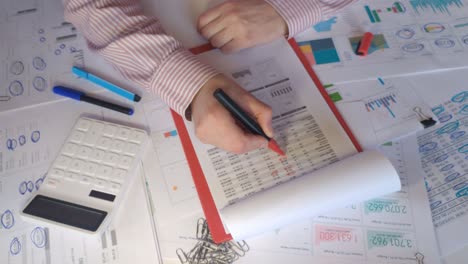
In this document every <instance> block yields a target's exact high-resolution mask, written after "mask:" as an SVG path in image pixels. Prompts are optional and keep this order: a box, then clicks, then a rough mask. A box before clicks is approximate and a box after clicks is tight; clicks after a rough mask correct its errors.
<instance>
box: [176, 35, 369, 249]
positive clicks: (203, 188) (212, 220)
mask: <svg viewBox="0 0 468 264" xmlns="http://www.w3.org/2000/svg"><path fill="white" fill-rule="evenodd" d="M289 44H290V45H291V47H292V48H293V50H294V52H295V53H296V55H297V56H298V57H299V59H300V61H301V62H302V64H303V65H304V68H305V69H306V70H307V72H308V73H309V75H310V77H311V78H312V80H313V82H314V83H315V85H316V86H317V88H318V89H319V91H320V94H321V95H322V96H323V98H324V99H325V101H326V102H327V104H328V106H329V107H330V109H331V111H332V112H333V114H334V115H335V117H336V119H337V120H338V122H339V123H340V125H341V126H342V127H343V129H344V130H345V132H346V134H347V135H348V137H349V138H350V140H351V142H352V143H353V145H354V147H355V148H356V150H357V151H359V152H361V151H362V148H361V146H360V145H359V143H358V141H357V139H356V137H355V136H354V135H353V133H352V132H351V129H350V128H349V127H348V125H347V124H346V122H345V120H344V119H343V117H342V116H341V114H340V112H339V111H338V109H337V108H336V106H335V104H334V103H333V101H332V100H331V99H330V97H329V96H328V93H327V91H326V90H325V88H324V87H323V85H322V83H321V82H320V80H319V78H318V77H317V75H316V74H315V72H314V70H313V69H312V66H311V65H310V64H309V63H308V61H307V59H306V57H305V56H304V54H303V53H302V51H301V50H300V48H299V46H298V44H297V42H296V41H295V40H294V39H291V40H289ZM212 49H214V48H213V46H211V45H210V44H205V45H202V46H199V47H196V48H193V49H191V50H190V51H191V52H192V53H194V54H200V53H203V52H206V51H209V50H212ZM171 113H172V117H173V119H174V122H175V125H176V128H177V131H178V134H179V137H180V140H181V142H182V146H183V149H184V152H185V156H186V158H187V161H188V164H189V167H190V171H191V173H192V178H193V181H194V183H195V187H196V189H197V193H198V198H199V199H200V203H201V205H202V208H203V212H204V214H205V217H206V220H207V222H208V227H209V229H210V232H211V234H212V237H213V240H214V241H215V242H216V243H222V242H226V241H229V240H232V236H231V234H229V233H227V232H226V230H225V229H224V226H223V222H222V220H221V217H220V215H219V211H218V208H216V204H215V202H214V199H213V196H212V195H211V192H210V188H209V186H208V182H207V181H206V178H205V175H204V174H203V170H202V168H201V165H200V162H199V160H198V157H197V155H196V153H195V149H194V147H193V144H192V141H191V140H190V137H189V134H188V131H187V128H186V127H185V124H184V120H183V119H182V117H181V116H180V115H179V114H177V113H176V112H174V111H171Z"/></svg>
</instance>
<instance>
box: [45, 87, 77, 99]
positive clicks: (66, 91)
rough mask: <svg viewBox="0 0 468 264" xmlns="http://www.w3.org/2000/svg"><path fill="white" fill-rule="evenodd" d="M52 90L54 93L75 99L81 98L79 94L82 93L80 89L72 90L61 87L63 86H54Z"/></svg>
mask: <svg viewBox="0 0 468 264" xmlns="http://www.w3.org/2000/svg"><path fill="white" fill-rule="evenodd" d="M53 91H54V93H55V94H58V95H61V96H65V97H69V98H72V99H75V100H78V101H79V100H81V96H82V95H84V93H82V92H80V91H76V90H73V89H71V88H67V87H63V86H55V87H54V88H53Z"/></svg>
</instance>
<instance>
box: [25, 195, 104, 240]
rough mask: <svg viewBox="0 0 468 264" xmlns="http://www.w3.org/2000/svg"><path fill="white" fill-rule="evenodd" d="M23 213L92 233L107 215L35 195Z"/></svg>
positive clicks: (95, 210)
mask: <svg viewBox="0 0 468 264" xmlns="http://www.w3.org/2000/svg"><path fill="white" fill-rule="evenodd" d="M23 213H25V214H29V215H33V216H37V217H40V218H44V219H48V220H50V221H54V222H58V223H62V224H65V225H70V226H74V227H77V228H81V229H85V230H88V231H92V232H94V231H96V230H97V229H98V228H99V226H100V225H101V223H102V221H104V218H105V217H106V215H107V212H104V211H101V210H97V209H94V208H89V207H86V206H82V205H79V204H74V203H70V202H65V201H62V200H58V199H54V198H50V197H46V196H43V195H36V197H34V199H33V200H32V201H31V202H30V203H29V204H28V206H27V207H26V208H25V209H24V210H23Z"/></svg>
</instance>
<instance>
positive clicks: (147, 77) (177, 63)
mask: <svg viewBox="0 0 468 264" xmlns="http://www.w3.org/2000/svg"><path fill="white" fill-rule="evenodd" d="M63 3H64V7H65V19H66V20H67V21H69V22H71V23H72V24H73V25H75V26H76V27H77V28H78V30H79V31H80V32H81V33H82V34H83V36H84V37H85V39H86V41H87V43H88V47H89V48H90V49H91V50H92V51H95V52H97V53H99V54H100V55H102V56H103V57H104V58H105V59H106V60H107V61H108V62H110V63H111V64H112V65H113V66H114V67H115V68H116V69H117V70H118V71H119V72H120V73H121V74H122V75H123V76H124V77H125V78H127V79H129V80H131V81H134V82H136V83H138V84H139V85H141V86H143V87H145V88H146V89H148V90H149V91H151V92H153V93H156V94H157V95H159V96H160V97H161V99H163V100H164V101H165V102H166V103H167V104H168V105H169V106H170V107H171V108H173V109H174V110H175V111H176V112H178V113H179V114H182V115H183V114H184V112H185V110H186V108H187V107H188V105H189V104H190V102H191V101H192V99H193V97H194V96H195V94H196V93H197V92H198V90H199V89H200V88H201V87H202V86H203V85H204V84H205V83H206V82H207V81H208V80H209V79H210V78H212V77H213V76H214V75H215V74H216V71H215V70H214V69H212V68H211V67H209V66H206V65H204V64H202V63H200V62H199V61H198V60H197V59H196V58H195V57H194V56H193V55H192V54H190V53H189V52H188V51H186V50H185V49H184V48H183V47H182V45H181V44H180V42H178V41H177V40H175V39H174V38H173V37H171V36H169V35H167V34H165V32H164V31H163V29H162V28H161V25H160V23H159V21H158V20H156V19H154V18H149V17H147V16H145V15H144V14H143V12H142V10H141V6H140V2H139V1H134V0H120V1H116V0H64V1H63Z"/></svg>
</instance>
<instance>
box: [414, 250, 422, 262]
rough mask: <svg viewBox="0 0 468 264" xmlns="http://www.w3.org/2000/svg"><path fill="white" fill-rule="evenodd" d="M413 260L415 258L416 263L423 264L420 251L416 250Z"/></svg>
mask: <svg viewBox="0 0 468 264" xmlns="http://www.w3.org/2000/svg"><path fill="white" fill-rule="evenodd" d="M414 257H415V258H414V260H416V263H417V264H424V255H423V254H422V253H419V252H417V253H416V254H414Z"/></svg>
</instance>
